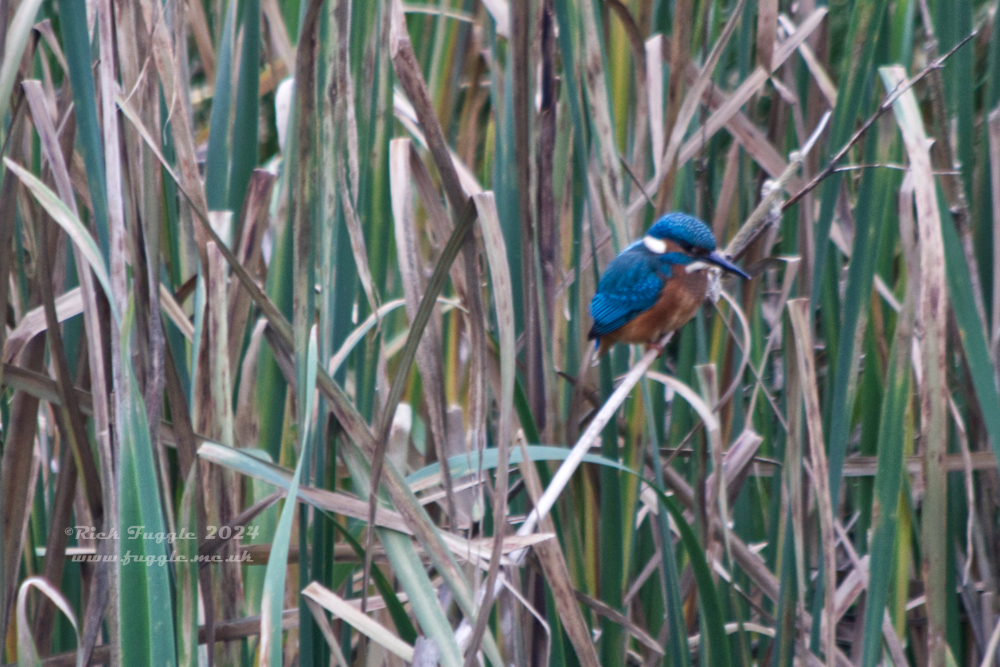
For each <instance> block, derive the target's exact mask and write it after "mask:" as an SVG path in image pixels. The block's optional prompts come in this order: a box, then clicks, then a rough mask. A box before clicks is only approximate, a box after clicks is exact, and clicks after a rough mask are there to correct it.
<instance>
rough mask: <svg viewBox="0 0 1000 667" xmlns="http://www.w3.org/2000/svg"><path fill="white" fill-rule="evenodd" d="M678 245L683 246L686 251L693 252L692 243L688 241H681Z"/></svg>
mask: <svg viewBox="0 0 1000 667" xmlns="http://www.w3.org/2000/svg"><path fill="white" fill-rule="evenodd" d="M677 245H679V246H680V247H681V250H683V251H684V252H691V244H690V243H688V242H687V241H681V242H680V243H678V244H677Z"/></svg>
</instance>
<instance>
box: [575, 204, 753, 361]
mask: <svg viewBox="0 0 1000 667" xmlns="http://www.w3.org/2000/svg"><path fill="white" fill-rule="evenodd" d="M709 264H714V265H715V266H718V267H719V268H721V269H724V270H726V271H729V272H731V273H735V274H736V275H738V276H742V277H743V278H745V279H749V278H750V276H748V275H747V274H746V273H744V272H743V271H742V270H741V269H740V268H739V267H738V266H736V265H735V264H733V263H732V262H730V261H729V260H728V259H726V258H725V257H723V256H722V255H721V254H720V253H719V252H717V251H716V249H715V237H714V236H712V230H710V229H709V228H708V226H707V225H706V224H705V223H704V222H702V221H701V220H699V219H698V218H695V217H693V216H690V215H687V214H686V213H667V214H666V215H664V216H663V217H662V218H660V219H659V220H657V221H656V223H655V224H654V225H653V226H652V227H650V228H649V231H648V232H646V235H645V236H644V237H643V238H641V239H640V240H638V241H635V242H634V243H632V244H631V245H629V246H628V247H627V248H625V249H624V250H623V251H622V252H621V254H619V255H618V256H617V257H615V258H614V259H613V260H611V262H610V263H609V264H608V266H607V268H605V269H604V275H602V276H601V281H600V283H599V284H598V285H597V293H596V294H594V298H593V299H591V301H590V315H591V317H593V318H594V326H593V327H592V328H591V329H590V333H589V334H588V335H587V338H588V339H589V340H593V341H595V344H596V345H597V357H598V358H600V357H602V356H603V355H604V354H605V353H606V352H607V351H608V350H609V349H610V348H611V346H612V345H614V344H615V343H655V342H656V341H658V340H660V338H662V337H663V335H664V334H666V333H669V332H671V331H676V330H677V329H680V328H681V327H682V326H684V325H685V324H686V323H687V322H688V320H690V319H691V318H692V317H694V314H695V313H696V312H697V311H698V308H699V306H701V304H702V302H703V301H704V300H705V295H706V293H707V292H708V276H707V274H706V269H707V268H708V265H709Z"/></svg>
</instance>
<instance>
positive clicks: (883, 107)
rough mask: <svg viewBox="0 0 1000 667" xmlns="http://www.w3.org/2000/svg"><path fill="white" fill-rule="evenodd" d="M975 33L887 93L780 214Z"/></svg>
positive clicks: (786, 203)
mask: <svg viewBox="0 0 1000 667" xmlns="http://www.w3.org/2000/svg"><path fill="white" fill-rule="evenodd" d="M977 32H978V31H976V30H973V31H972V32H970V33H969V34H968V35H966V36H965V37H963V38H962V39H961V41H959V42H958V43H957V44H955V46H953V47H951V48H950V49H948V52H947V53H945V54H944V55H942V56H940V57H938V58H935V59H934V60H932V61H931V62H930V63H929V64H928V65H927V67H925V68H923V69H922V70H920V71H919V72H918V73H917V74H916V75H914V76H912V77H910V78H909V79H907V80H906V81H904V82H903V83H902V84H900V85H899V86H898V87H897V88H896V89H895V90H894V91H892V92H891V93H889V94H888V95H886V97H885V99H884V100H882V104H880V105H879V107H878V109H877V110H876V111H875V113H874V114H872V115H871V116H869V117H868V120H866V121H865V122H864V123H862V125H861V127H859V128H858V130H857V131H856V132H855V133H854V134H853V135H852V136H851V138H850V139H849V140H848V142H847V143H846V144H844V146H843V147H842V148H841V149H840V150H839V151H837V153H836V154H835V155H834V156H833V157H832V158H830V161H829V162H828V163H827V165H826V166H825V167H824V168H823V170H822V171H820V172H819V173H818V174H816V176H814V177H813V179H812V180H811V181H809V182H808V183H807V184H806V185H805V187H803V188H802V189H801V190H799V191H798V192H796V193H795V194H794V195H792V197H790V198H789V199H788V200H787V201H786V202H785V203H784V204H782V205H781V211H782V213H784V212H785V211H787V210H788V209H789V208H791V206H792V205H793V204H797V203H798V202H799V201H800V200H801V199H802V198H803V197H805V196H806V195H807V194H808V193H810V192H812V191H813V190H815V189H816V187H817V186H818V185H819V184H820V183H822V182H823V180H824V179H826V177H827V176H829V175H830V174H832V173H834V172H835V171H836V169H837V164H838V163H839V162H840V161H841V160H843V159H844V156H845V155H847V152H848V151H849V150H851V147H852V146H854V144H856V143H858V141H860V140H861V137H863V136H864V135H865V132H867V131H868V128H870V127H871V126H872V125H874V124H875V121H876V120H878V119H879V118H880V117H881V116H882V114H884V113H885V112H886V111H888V110H889V109H891V108H892V104H893V102H895V101H896V100H898V99H899V97H900V96H901V95H902V94H903V93H905V92H906V91H908V90H909V89H910V88H912V87H913V86H915V85H916V84H917V83H918V82H919V81H920V80H921V79H923V78H924V77H926V76H927V75H928V74H930V73H931V72H933V71H934V70H937V69H941V67H943V66H944V63H945V61H946V60H948V58H950V57H951V56H953V55H954V54H955V52H956V51H958V50H959V49H960V48H962V47H963V46H965V43H966V42H968V41H969V40H971V39H972V38H973V37H975V36H976V34H977Z"/></svg>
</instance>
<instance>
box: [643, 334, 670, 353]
mask: <svg viewBox="0 0 1000 667" xmlns="http://www.w3.org/2000/svg"><path fill="white" fill-rule="evenodd" d="M673 337H674V334H673V332H670V333H668V334H667V335H666V336H661V337H660V338H658V339H657V340H651V341H649V342H648V343H646V351H647V352H648V351H649V350H656V356H660V355H662V354H663V350H664V349H665V348H666V347H667V343H669V342H670V339H671V338H673Z"/></svg>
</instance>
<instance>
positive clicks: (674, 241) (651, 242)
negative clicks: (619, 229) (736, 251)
mask: <svg viewBox="0 0 1000 667" xmlns="http://www.w3.org/2000/svg"><path fill="white" fill-rule="evenodd" d="M642 241H643V245H644V246H645V247H646V248H647V249H648V250H649V251H650V252H653V253H657V254H660V255H663V256H664V259H667V258H668V257H669V258H670V259H669V260H668V261H671V263H685V264H686V263H690V262H695V261H701V262H707V263H709V264H714V265H716V266H718V267H719V268H721V269H724V270H726V271H729V272H731V273H735V274H736V275H738V276H742V277H743V278H746V279H749V278H750V276H748V275H747V274H746V273H744V272H743V271H742V270H741V269H740V268H739V267H737V266H736V265H735V264H733V263H732V262H730V261H729V260H728V259H726V258H725V257H723V256H722V255H721V254H720V253H718V252H716V249H715V237H714V236H713V235H712V230H711V229H709V228H708V225H706V224H705V223H704V222H702V221H701V220H699V219H698V218H696V217H694V216H691V215H688V214H687V213H677V212H674V213H667V214H666V215H664V216H663V217H662V218H660V219H659V220H657V221H656V222H655V223H654V224H653V226H652V227H650V228H649V231H648V232H646V236H645V237H644V238H643V240H642ZM675 257H676V258H677V259H678V260H681V261H679V262H677V261H673V258H675Z"/></svg>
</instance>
